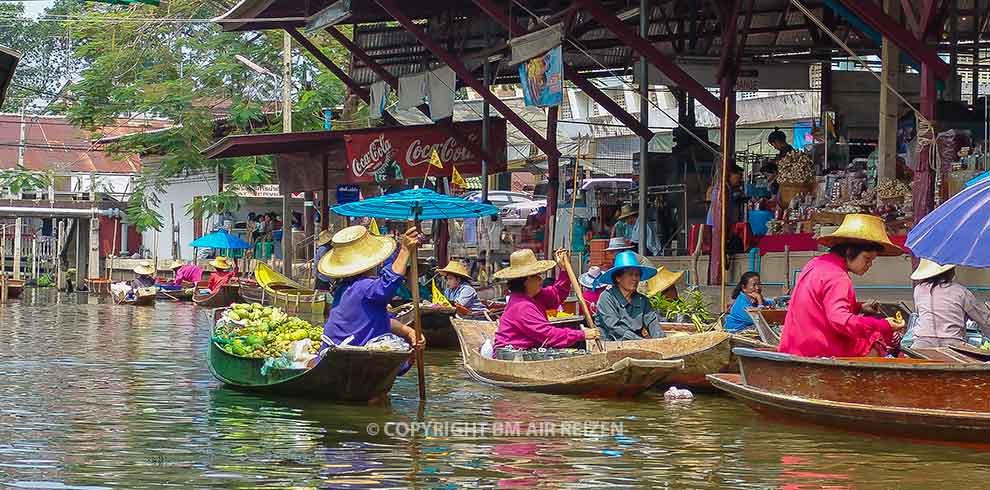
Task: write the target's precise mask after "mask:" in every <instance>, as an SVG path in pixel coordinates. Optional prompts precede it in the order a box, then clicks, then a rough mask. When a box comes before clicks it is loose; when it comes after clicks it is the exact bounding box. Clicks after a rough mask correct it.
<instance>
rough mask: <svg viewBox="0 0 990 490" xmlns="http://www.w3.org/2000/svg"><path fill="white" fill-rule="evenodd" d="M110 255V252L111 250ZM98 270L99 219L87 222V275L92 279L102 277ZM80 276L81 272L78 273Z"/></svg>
mask: <svg viewBox="0 0 990 490" xmlns="http://www.w3.org/2000/svg"><path fill="white" fill-rule="evenodd" d="M111 253H112V250H111ZM101 271H102V268H100V219H99V217H94V218H93V219H91V220H89V268H88V271H87V275H88V276H89V277H92V278H94V279H97V278H100V277H103V274H102V272H101ZM79 273H80V274H82V271H81V270H80V271H79Z"/></svg>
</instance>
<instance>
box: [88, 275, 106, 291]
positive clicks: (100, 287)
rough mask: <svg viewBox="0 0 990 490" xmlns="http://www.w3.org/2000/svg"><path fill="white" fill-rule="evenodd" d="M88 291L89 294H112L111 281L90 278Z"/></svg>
mask: <svg viewBox="0 0 990 490" xmlns="http://www.w3.org/2000/svg"><path fill="white" fill-rule="evenodd" d="M86 289H88V290H89V294H110V279H104V278H102V277H90V278H88V279H86Z"/></svg>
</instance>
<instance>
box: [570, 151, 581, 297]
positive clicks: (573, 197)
mask: <svg viewBox="0 0 990 490" xmlns="http://www.w3.org/2000/svg"><path fill="white" fill-rule="evenodd" d="M573 177H574V191H573V192H572V193H571V221H570V224H569V225H568V226H567V229H568V230H571V236H570V239H569V240H568V243H570V244H571V247H570V248H571V249H572V250H573V249H574V246H573V245H574V212H575V211H576V210H577V190H578V159H577V158H574V174H573ZM583 259H584V251H583V250H582V251H581V255H580V256H578V272H579V273H580V271H581V270H582V269H584V260H583ZM579 296H580V295H579Z"/></svg>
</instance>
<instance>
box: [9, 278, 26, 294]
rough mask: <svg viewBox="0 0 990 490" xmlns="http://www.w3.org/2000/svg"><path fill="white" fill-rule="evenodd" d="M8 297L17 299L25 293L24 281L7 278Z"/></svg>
mask: <svg viewBox="0 0 990 490" xmlns="http://www.w3.org/2000/svg"><path fill="white" fill-rule="evenodd" d="M6 282H7V299H17V298H20V297H21V294H22V293H24V281H21V280H20V279H7V280H6Z"/></svg>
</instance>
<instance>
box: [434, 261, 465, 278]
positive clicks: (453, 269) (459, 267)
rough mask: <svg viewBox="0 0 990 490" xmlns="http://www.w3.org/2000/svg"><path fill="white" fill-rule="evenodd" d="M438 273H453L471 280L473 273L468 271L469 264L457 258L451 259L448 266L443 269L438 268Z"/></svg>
mask: <svg viewBox="0 0 990 490" xmlns="http://www.w3.org/2000/svg"><path fill="white" fill-rule="evenodd" d="M437 273H438V274H451V275H454V276H457V277H460V278H462V279H467V280H471V274H470V273H468V269H467V266H466V265H464V264H463V263H461V262H458V261H456V260H451V261H450V263H449V264H447V267H444V268H443V269H437Z"/></svg>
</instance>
